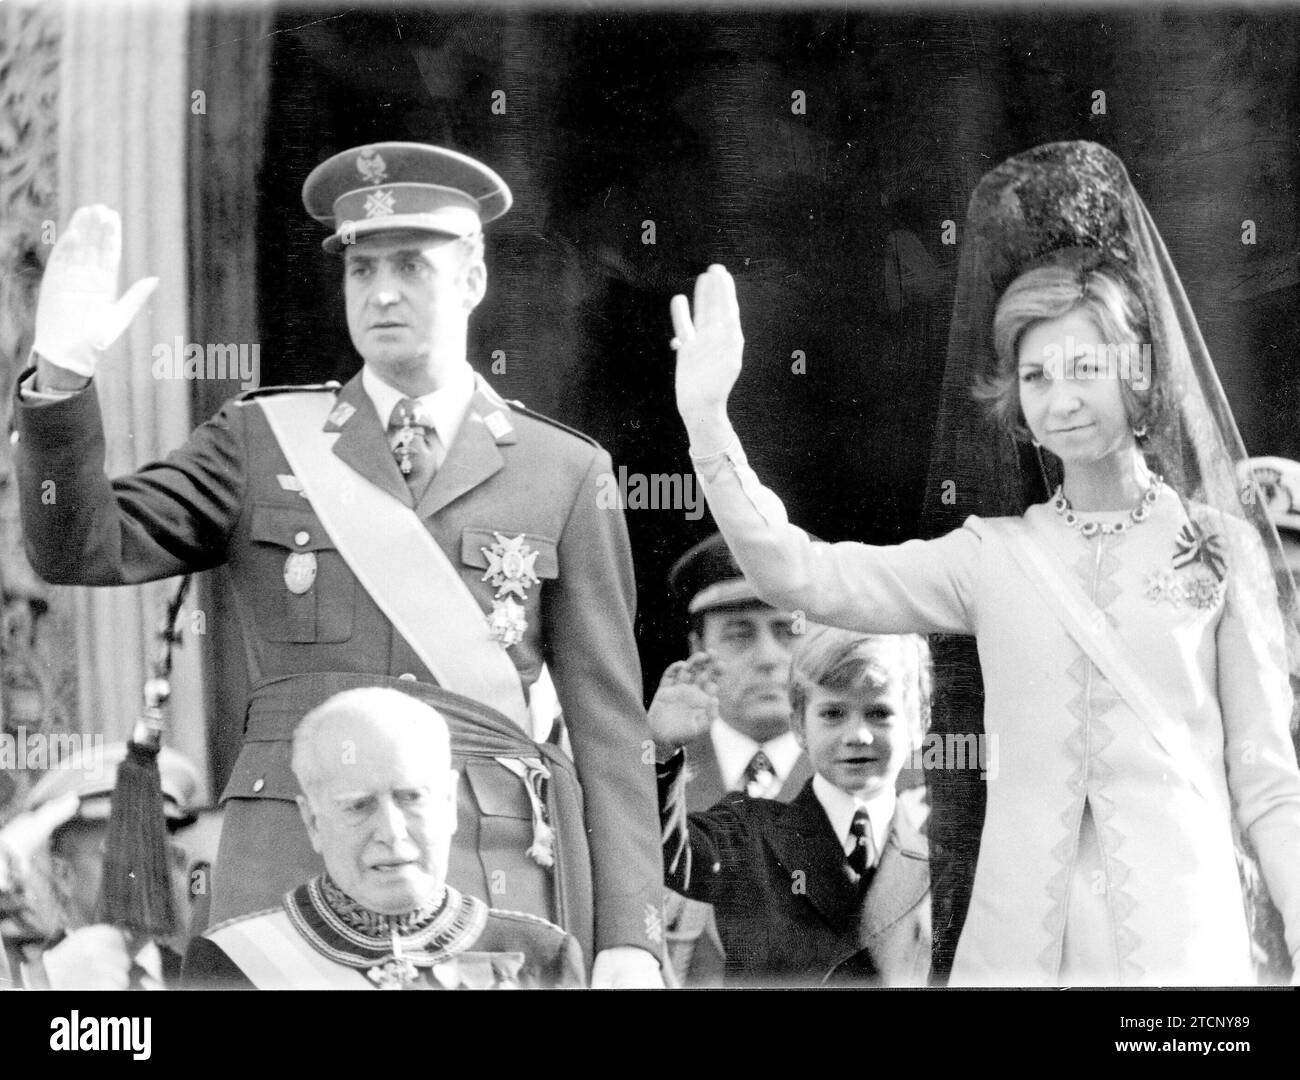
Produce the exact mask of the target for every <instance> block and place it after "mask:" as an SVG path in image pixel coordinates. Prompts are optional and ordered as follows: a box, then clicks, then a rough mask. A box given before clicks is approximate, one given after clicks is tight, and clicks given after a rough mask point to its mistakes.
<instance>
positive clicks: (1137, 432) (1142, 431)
mask: <svg viewBox="0 0 1300 1080" xmlns="http://www.w3.org/2000/svg"><path fill="white" fill-rule="evenodd" d="M1146 437H1147V426H1146V424H1140V425H1138V426H1137V427H1135V428H1134V429H1133V438H1135V439H1145V438H1146Z"/></svg>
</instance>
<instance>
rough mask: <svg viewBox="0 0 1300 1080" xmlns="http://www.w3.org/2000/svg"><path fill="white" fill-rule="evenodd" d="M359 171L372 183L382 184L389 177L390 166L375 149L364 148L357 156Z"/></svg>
mask: <svg viewBox="0 0 1300 1080" xmlns="http://www.w3.org/2000/svg"><path fill="white" fill-rule="evenodd" d="M357 172H359V173H360V174H361V175H362V177H364V178H365V179H366V180H367V181H368V182H369V183H371V184H382V183H383V182H384V181H385V180H387V179H388V166H387V165H385V164H384V159H383V158H381V157H380V156H379V155H378V154H377V153H376V152H375V151H374V150H362V151H361V154H360V156H359V157H358V158H357Z"/></svg>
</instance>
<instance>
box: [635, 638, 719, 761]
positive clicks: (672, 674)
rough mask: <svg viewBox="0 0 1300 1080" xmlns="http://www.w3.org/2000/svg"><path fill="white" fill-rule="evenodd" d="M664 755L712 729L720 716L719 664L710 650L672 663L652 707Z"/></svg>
mask: <svg viewBox="0 0 1300 1080" xmlns="http://www.w3.org/2000/svg"><path fill="white" fill-rule="evenodd" d="M648 716H649V720H650V734H651V736H652V737H653V738H654V741H655V746H656V748H657V749H658V751H659V755H660V757H661V758H666V757H669V756H670V755H671V754H672V753H673V751H675V750H676V749H677V748H678V747H679V746H683V745H685V744H686V743H688V742H690V741H691V740H692V739H696V738H698V737H699V736H701V735H703V734H704V733H705V732H706V731H708V730H709V725H710V724H712V723H713V721H714V720H716V719H717V718H718V686H717V665H716V663H715V661H714V659H713V657H712V656H710V655H709V654H708V653H707V652H697V653H695V654H693V655H692V656H691V657H690V658H689V659H687V660H678V661H677V662H676V663H675V664H669V665H668V668H667V669H666V670H665V671H664V674H663V678H662V679H660V680H659V689H658V690H656V691H655V696H654V700H653V701H651V702H650V708H649V710H648Z"/></svg>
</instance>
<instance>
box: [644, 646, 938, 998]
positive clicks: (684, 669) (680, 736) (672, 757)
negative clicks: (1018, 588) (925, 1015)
mask: <svg viewBox="0 0 1300 1080" xmlns="http://www.w3.org/2000/svg"><path fill="white" fill-rule="evenodd" d="M709 679H710V672H709V662H708V658H707V657H706V656H699V655H697V656H696V657H693V658H692V659H691V661H689V662H686V663H683V664H680V665H675V666H674V668H670V669H669V671H668V672H667V673H666V674H665V677H664V684H663V685H662V686H661V687H660V692H659V695H658V697H657V698H656V703H655V705H654V706H652V708H651V710H650V728H651V734H652V735H653V736H654V739H655V744H656V747H657V750H658V756H659V760H660V765H659V769H658V773H659V806H660V817H661V820H662V823H663V826H664V867H665V870H664V879H665V883H666V884H667V885H668V886H669V887H671V888H673V889H676V890H677V891H678V892H680V893H683V894H684V895H686V896H689V897H691V898H692V899H696V900H703V901H706V902H708V903H711V904H713V905H714V910H715V912H716V915H717V922H718V930H719V933H720V935H721V937H722V943H723V946H724V948H725V949H726V955H727V973H726V982H727V985H731V986H735V985H745V984H749V985H768V986H772V985H816V984H822V983H830V984H839V983H871V984H877V985H923V984H924V983H925V981H926V977H927V975H928V973H929V966H930V877H929V864H928V861H927V859H928V853H927V848H926V842H925V837H924V836H923V834H922V830H923V827H924V821H925V806H924V801H923V793H921V792H919V791H909V792H902V793H897V792H896V791H895V784H896V782H897V780H898V774H899V770H900V769H901V768H902V767H903V765H904V764H905V763H906V762H907V760H908V757H909V756H910V754H911V753H912V751H913V750H914V749H915V748H917V747H918V746H919V745H920V741H921V738H922V735H923V734H924V731H925V725H926V721H927V719H928V715H929V697H930V683H931V675H930V655H929V649H928V647H927V646H926V644H925V639H924V638H921V637H918V636H917V635H913V634H908V635H867V634H860V633H855V632H850V631H846V630H838V629H832V628H830V627H815V628H812V629H810V630H809V632H808V633H807V634H806V635H804V636H802V637H801V638H800V639H799V641H798V642H797V643H796V645H795V648H794V652H793V655H792V657H791V673H790V705H791V714H790V727H791V730H792V731H793V732H794V734H795V738H796V739H798V741H799V745H800V746H801V747H803V749H804V750H805V751H806V752H807V754H808V758H809V760H810V761H811V763H812V766H813V769H814V771H815V773H816V775H815V776H814V777H813V779H811V780H809V781H808V782H807V783H806V784H805V785H804V787H803V789H802V791H800V793H799V795H798V796H796V797H795V799H794V800H793V801H792V802H789V803H781V802H777V801H774V800H769V799H756V798H751V797H750V796H748V795H745V794H741V793H739V792H733V793H732V794H730V795H727V796H726V797H725V798H724V799H723V800H722V801H721V802H719V803H717V805H715V806H714V807H713V808H712V809H711V810H707V811H704V812H701V813H692V814H689V815H688V814H687V813H686V810H685V779H684V772H683V766H684V764H685V755H684V754H683V753H682V752H681V751H680V748H681V747H682V746H683V745H684V744H685V743H687V742H689V741H690V740H691V739H692V738H695V737H696V736H698V735H699V734H700V731H701V729H702V728H703V727H704V726H706V725H707V723H708V708H707V702H708V690H709Z"/></svg>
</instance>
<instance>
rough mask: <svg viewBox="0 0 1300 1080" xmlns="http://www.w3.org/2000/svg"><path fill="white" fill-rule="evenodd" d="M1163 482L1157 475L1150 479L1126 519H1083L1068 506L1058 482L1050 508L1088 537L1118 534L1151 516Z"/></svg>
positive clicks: (1063, 491) (1067, 500)
mask: <svg viewBox="0 0 1300 1080" xmlns="http://www.w3.org/2000/svg"><path fill="white" fill-rule="evenodd" d="M1163 483H1164V477H1162V476H1157V477H1155V478H1154V479H1153V480H1152V481H1151V486H1150V487H1149V488H1147V489H1146V491H1144V492H1143V493H1142V498H1140V499H1138V503H1137V506H1135V507H1133V509H1132V510H1130V511H1129V513H1128V516H1129V520H1128V521H1114V522H1111V521H1084V520H1083V518H1081V517H1079V515H1078V514H1076V513H1075V512H1074V508H1073V507H1072V506H1070V500H1069V499H1067V498H1066V497H1065V490H1064V488H1063V487H1062V486H1061V485H1060V484H1058V485H1057V486H1056V491H1055V492H1054V493H1053V495H1052V509H1053V510H1055V511H1056V513H1057V514H1058V515H1059V516H1060V518H1061V520H1062V521H1064V522H1065V524H1066V525H1067V526H1068V527H1069V528H1071V529H1078V530H1079V533H1080V534H1081V535H1083V536H1085V537H1087V538H1088V539H1091V538H1092V537H1094V536H1099V535H1100V536H1118V535H1119V534H1120V533H1123V532H1128V530H1129V529H1131V528H1133V527H1134V526H1136V525H1141V524H1142V522H1144V521H1146V519H1147V518H1148V517H1150V516H1151V507H1153V506H1155V504H1156V499H1158V498H1159V497H1160V485H1161V484H1163Z"/></svg>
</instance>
